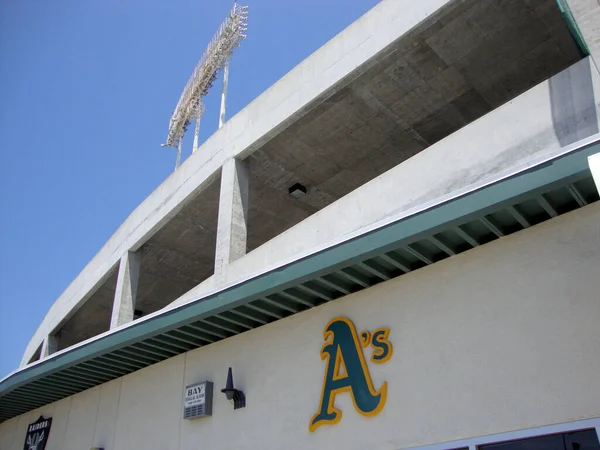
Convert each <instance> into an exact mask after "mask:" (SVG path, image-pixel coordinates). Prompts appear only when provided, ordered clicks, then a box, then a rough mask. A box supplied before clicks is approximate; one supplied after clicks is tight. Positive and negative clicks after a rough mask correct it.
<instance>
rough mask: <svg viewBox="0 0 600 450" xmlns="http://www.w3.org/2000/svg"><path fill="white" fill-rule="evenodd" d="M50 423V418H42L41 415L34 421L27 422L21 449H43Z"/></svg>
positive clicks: (48, 433)
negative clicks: (27, 425)
mask: <svg viewBox="0 0 600 450" xmlns="http://www.w3.org/2000/svg"><path fill="white" fill-rule="evenodd" d="M51 425H52V419H44V418H43V417H42V416H40V418H39V419H38V420H37V421H36V422H34V423H32V424H29V427H28V428H27V436H25V445H24V446H23V450H44V449H45V448H46V443H47V442H48V436H49V435H50V426H51Z"/></svg>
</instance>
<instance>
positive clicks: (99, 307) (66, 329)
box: [48, 261, 118, 350]
mask: <svg viewBox="0 0 600 450" xmlns="http://www.w3.org/2000/svg"><path fill="white" fill-rule="evenodd" d="M117 273H118V261H117V264H115V265H114V266H113V267H111V268H110V269H109V270H108V271H107V272H106V273H105V274H104V276H103V277H102V278H101V279H100V280H99V281H98V283H96V284H95V285H94V286H92V289H91V290H90V291H88V292H86V293H84V294H83V297H82V301H81V302H80V303H79V304H78V305H77V307H75V308H73V309H71V310H68V311H65V314H64V315H63V317H62V318H61V320H59V321H57V322H56V323H53V324H52V325H51V326H49V327H48V334H51V333H52V334H55V335H56V336H57V338H58V350H63V349H65V348H67V347H70V346H72V345H74V344H76V343H78V342H81V341H83V340H85V339H89V338H90V337H93V336H97V335H98V334H100V333H104V332H105V331H108V330H109V329H110V318H111V314H112V305H113V301H114V298H115V288H116V285H117Z"/></svg>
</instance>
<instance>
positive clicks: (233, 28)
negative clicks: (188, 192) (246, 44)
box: [163, 4, 248, 148]
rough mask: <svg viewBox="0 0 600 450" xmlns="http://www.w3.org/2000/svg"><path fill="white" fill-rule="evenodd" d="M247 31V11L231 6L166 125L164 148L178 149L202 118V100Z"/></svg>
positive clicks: (246, 8)
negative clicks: (196, 122)
mask: <svg viewBox="0 0 600 450" xmlns="http://www.w3.org/2000/svg"><path fill="white" fill-rule="evenodd" d="M247 30H248V7H247V6H238V5H237V4H234V5H233V8H232V9H231V11H230V12H229V14H228V15H227V18H226V19H225V20H224V21H223V23H222V24H221V26H220V27H219V29H218V31H217V33H216V34H215V35H214V36H213V38H212V39H211V41H210V42H209V44H208V45H207V47H206V49H205V50H204V53H203V54H202V57H201V58H200V61H198V64H197V65H196V68H195V69H194V72H193V73H192V76H191V77H190V79H189V80H188V82H187V84H186V85H185V88H184V89H183V93H182V94H181V97H180V99H179V102H178V103H177V106H176V107H175V110H174V111H173V114H172V116H171V120H170V122H169V133H168V135H167V141H166V142H165V143H164V144H163V146H165V147H174V148H177V146H178V145H179V142H180V141H181V140H182V139H183V136H184V135H185V132H186V130H187V128H188V126H189V124H190V123H191V122H192V121H193V120H195V119H197V118H199V117H202V115H203V114H204V103H203V102H202V98H203V97H204V96H205V95H206V94H207V93H208V91H209V89H210V88H211V87H212V85H213V83H214V81H215V79H216V78H217V75H218V73H219V71H221V70H222V69H223V67H224V66H225V64H226V63H227V62H228V61H229V59H230V58H231V55H232V54H233V52H234V51H235V49H236V48H237V47H239V45H240V43H241V41H242V40H243V39H245V38H246V32H247Z"/></svg>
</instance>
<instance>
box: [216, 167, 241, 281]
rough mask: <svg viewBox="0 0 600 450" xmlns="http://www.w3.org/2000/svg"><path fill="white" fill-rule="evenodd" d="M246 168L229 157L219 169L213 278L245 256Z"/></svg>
mask: <svg viewBox="0 0 600 450" xmlns="http://www.w3.org/2000/svg"><path fill="white" fill-rule="evenodd" d="M247 224H248V169H247V167H246V165H245V164H244V162H243V161H240V160H238V159H235V158H232V159H229V160H227V161H225V164H223V167H222V169H221V193H220V197H219V219H218V224H217V248H216V254H215V275H219V274H221V273H222V272H223V270H224V268H225V267H226V266H227V265H228V264H230V263H232V262H233V261H235V260H236V259H238V258H239V257H240V256H243V255H245V254H246V240H247V236H248V228H247Z"/></svg>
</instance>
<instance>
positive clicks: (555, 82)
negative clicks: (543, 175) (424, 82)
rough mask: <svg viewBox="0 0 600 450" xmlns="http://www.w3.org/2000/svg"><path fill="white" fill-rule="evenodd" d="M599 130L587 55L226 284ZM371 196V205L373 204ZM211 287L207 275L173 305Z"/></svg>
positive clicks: (247, 264)
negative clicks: (206, 278)
mask: <svg viewBox="0 0 600 450" xmlns="http://www.w3.org/2000/svg"><path fill="white" fill-rule="evenodd" d="M599 130H600V76H599V74H598V72H597V71H596V70H595V68H594V67H593V66H592V64H591V62H590V60H589V58H588V59H585V60H582V61H580V62H579V63H577V64H576V65H574V66H573V67H571V68H569V69H567V70H566V71H564V72H562V73H560V74H558V75H556V76H555V77H553V78H551V79H550V80H548V81H546V82H544V83H541V84H540V85H538V86H536V87H535V88H533V89H531V90H530V91H528V92H526V93H524V94H522V95H521V96H519V97H517V98H516V99H514V100H512V101H510V102H509V103H507V104H505V105H503V106H502V107H500V108H498V109H496V110H494V111H493V112H491V113H490V114H488V115H486V116H484V117H482V118H481V119H479V120H477V121H475V122H474V123H472V124H471V125H469V126H467V127H465V128H463V129H461V130H460V131H458V132H456V133H454V134H452V135H451V136H449V137H447V138H446V139H444V140H442V141H441V142H438V143H437V144H435V145H433V146H431V147H429V148H427V149H426V150H424V151H422V152H421V153H419V154H418V155H416V156H414V157H412V158H411V159H409V160H407V161H405V162H403V163H402V164H400V165H399V166H397V167H395V168H393V169H391V170H390V171H388V172H386V173H385V174H383V175H381V176H379V177H377V178H375V179H374V180H372V181H370V182H369V183H367V184H365V185H364V186H362V187H360V188H359V189H357V190H355V191H353V192H352V193H351V194H349V195H347V196H345V197H344V198H342V199H341V200H339V201H337V202H335V203H334V204H332V205H330V206H328V207H326V208H324V209H322V210H321V211H319V212H317V213H316V214H314V215H312V216H311V217H309V218H307V219H306V220H304V221H302V222H300V223H299V224H297V225H295V226H294V227H292V228H290V229H289V230H287V231H286V232H284V233H282V234H280V235H279V236H277V237H275V238H274V239H272V240H270V241H269V242H267V243H266V244H264V245H262V246H261V247H259V248H257V249H255V250H253V251H252V252H250V253H249V254H248V255H246V256H245V257H243V258H241V259H239V260H238V261H236V262H234V263H232V264H231V265H230V266H229V267H228V268H227V270H226V276H225V281H226V283H233V282H236V281H239V280H240V279H242V278H245V277H247V276H250V275H252V274H254V273H256V272H257V268H260V270H261V271H262V270H266V269H267V268H269V267H274V266H278V265H280V264H282V263H284V262H286V261H287V260H289V259H291V258H298V257H299V256H301V255H303V254H306V253H312V252H314V251H315V250H317V249H319V248H322V247H324V246H328V245H330V244H333V243H335V242H338V241H340V240H343V239H344V238H345V236H348V235H350V234H352V233H353V232H354V231H357V230H360V229H362V228H364V227H367V226H369V225H372V224H375V223H377V222H379V221H381V220H384V219H385V218H387V217H390V216H396V215H398V214H401V213H402V212H403V211H406V210H409V209H410V208H413V207H415V206H418V205H420V204H423V203H425V202H428V201H432V200H435V199H436V198H439V197H442V196H444V195H446V194H448V193H450V192H452V191H455V190H458V189H460V188H463V187H465V186H468V185H470V184H473V183H476V182H477V181H479V180H481V179H484V178H487V177H489V176H492V175H494V174H497V173H499V172H502V171H504V170H507V169H509V168H511V167H514V166H518V165H521V164H524V163H526V162H528V161H531V160H532V159H535V158H537V157H539V156H541V155H544V154H547V153H549V152H552V151H554V150H557V149H560V148H562V147H564V146H566V145H568V144H571V143H573V142H576V141H578V140H580V139H582V138H584V137H586V136H590V135H594V134H596V133H598V132H599ZM374 199H377V201H374ZM216 287H217V283H216V282H215V280H214V279H213V278H209V279H208V280H206V281H205V282H203V283H202V284H200V285H199V286H197V287H196V288H194V289H192V290H191V291H190V292H188V293H186V294H185V295H184V296H182V297H181V298H180V299H178V300H177V301H176V302H174V303H173V305H178V304H181V303H184V302H186V301H189V300H191V299H193V298H197V297H199V296H201V295H203V294H205V293H207V292H209V291H211V290H213V289H215V288H216Z"/></svg>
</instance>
